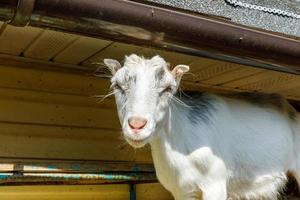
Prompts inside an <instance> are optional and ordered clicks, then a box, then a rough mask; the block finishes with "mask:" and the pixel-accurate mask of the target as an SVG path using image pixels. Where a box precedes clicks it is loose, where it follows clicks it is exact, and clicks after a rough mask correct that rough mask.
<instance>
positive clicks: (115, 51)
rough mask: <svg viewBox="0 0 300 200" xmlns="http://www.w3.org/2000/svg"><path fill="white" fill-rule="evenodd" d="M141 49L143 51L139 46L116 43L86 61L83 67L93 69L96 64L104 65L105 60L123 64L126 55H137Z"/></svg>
mask: <svg viewBox="0 0 300 200" xmlns="http://www.w3.org/2000/svg"><path fill="white" fill-rule="evenodd" d="M139 49H141V47H139V46H135V45H129V44H124V43H118V42H114V43H112V44H111V45H109V46H107V47H106V48H104V49H103V50H102V51H100V52H99V53H97V54H95V55H94V56H92V57H91V58H89V59H88V60H86V61H84V62H83V65H84V66H91V67H93V66H95V65H96V64H95V63H102V62H103V59H104V58H112V59H117V60H119V61H120V62H121V61H122V60H123V59H124V56H125V55H129V54H132V53H135V52H137V51H138V50H139Z"/></svg>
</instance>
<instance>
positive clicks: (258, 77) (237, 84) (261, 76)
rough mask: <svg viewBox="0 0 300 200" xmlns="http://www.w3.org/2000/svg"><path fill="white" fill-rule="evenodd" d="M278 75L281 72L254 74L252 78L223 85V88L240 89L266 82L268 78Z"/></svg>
mask: <svg viewBox="0 0 300 200" xmlns="http://www.w3.org/2000/svg"><path fill="white" fill-rule="evenodd" d="M278 74H279V72H275V71H269V70H264V71H262V72H259V73H256V74H253V75H251V76H248V77H245V78H242V79H238V80H234V81H230V82H228V83H225V84H222V86H225V87H230V88H240V87H241V86H243V85H247V84H251V83H255V82H258V81H261V80H265V79H266V78H268V77H272V76H278Z"/></svg>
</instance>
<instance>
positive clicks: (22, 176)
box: [0, 172, 157, 185]
mask: <svg viewBox="0 0 300 200" xmlns="http://www.w3.org/2000/svg"><path fill="white" fill-rule="evenodd" d="M120 182H134V183H136V182H157V179H156V176H155V173H145V172H144V173H139V172H115V173H20V172H14V173H0V185H7V184H28V183H38V184H51V183H55V184H105V183H120Z"/></svg>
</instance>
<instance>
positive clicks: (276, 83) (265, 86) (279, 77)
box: [240, 72, 299, 92]
mask: <svg viewBox="0 0 300 200" xmlns="http://www.w3.org/2000/svg"><path fill="white" fill-rule="evenodd" d="M297 79H299V77H297V76H296V75H291V74H285V73H279V72H277V73H274V74H273V76H271V75H270V73H268V74H266V75H265V78H264V79H262V80H258V81H256V82H253V83H247V84H245V85H242V86H240V88H242V89H246V90H255V91H265V92H267V91H269V92H272V89H274V88H275V90H276V88H277V87H280V86H281V85H285V84H288V83H289V82H291V81H293V80H297Z"/></svg>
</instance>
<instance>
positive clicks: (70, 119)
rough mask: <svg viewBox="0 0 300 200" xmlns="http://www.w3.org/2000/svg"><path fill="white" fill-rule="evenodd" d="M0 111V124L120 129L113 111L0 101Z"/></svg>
mask: <svg viewBox="0 0 300 200" xmlns="http://www.w3.org/2000/svg"><path fill="white" fill-rule="evenodd" d="M0 110H1V112H0V121H2V122H10V123H28V124H30V123H33V124H45V125H46V124H47V125H58V126H75V127H93V128H115V129H119V128H120V124H119V121H118V116H117V113H116V110H114V109H104V108H100V107H98V108H97V107H83V106H71V105H62V104H47V103H40V102H26V101H16V100H6V99H0Z"/></svg>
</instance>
